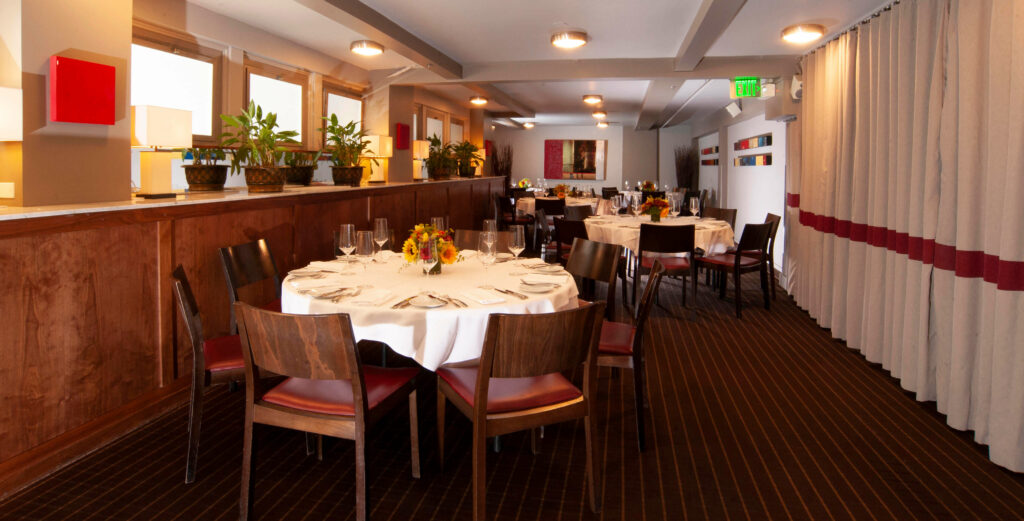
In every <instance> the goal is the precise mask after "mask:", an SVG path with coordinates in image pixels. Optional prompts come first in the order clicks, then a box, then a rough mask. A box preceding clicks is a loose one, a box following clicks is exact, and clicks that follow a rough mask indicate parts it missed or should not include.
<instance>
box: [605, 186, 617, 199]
mask: <svg viewBox="0 0 1024 521" xmlns="http://www.w3.org/2000/svg"><path fill="white" fill-rule="evenodd" d="M616 195H619V189H618V188H615V187H614V186H602V187H601V198H602V199H611V198H612V197H615V196H616Z"/></svg>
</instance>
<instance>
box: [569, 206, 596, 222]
mask: <svg viewBox="0 0 1024 521" xmlns="http://www.w3.org/2000/svg"><path fill="white" fill-rule="evenodd" d="M591 215H594V208H593V207H592V206H590V205H589V204H585V205H582V206H566V207H565V220H566V221H582V220H583V219H586V218H587V217H590V216H591Z"/></svg>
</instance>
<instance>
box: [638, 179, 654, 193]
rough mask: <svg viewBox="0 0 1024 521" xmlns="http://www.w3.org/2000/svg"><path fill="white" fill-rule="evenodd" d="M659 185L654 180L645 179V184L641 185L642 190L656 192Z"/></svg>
mask: <svg viewBox="0 0 1024 521" xmlns="http://www.w3.org/2000/svg"><path fill="white" fill-rule="evenodd" d="M657 189H658V187H657V186H656V185H655V184H654V181H644V184H642V185H640V191H641V192H654V191H656V190H657Z"/></svg>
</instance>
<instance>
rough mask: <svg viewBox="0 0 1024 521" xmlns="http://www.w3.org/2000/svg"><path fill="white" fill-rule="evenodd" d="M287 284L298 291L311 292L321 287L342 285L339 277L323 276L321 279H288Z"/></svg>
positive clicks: (337, 287) (339, 286)
mask: <svg viewBox="0 0 1024 521" xmlns="http://www.w3.org/2000/svg"><path fill="white" fill-rule="evenodd" d="M288 284H291V286H292V287H293V288H295V289H296V290H297V291H300V292H303V293H305V292H312V291H313V290H319V289H323V288H333V289H339V288H341V286H342V285H343V283H342V282H341V280H340V279H338V278H334V277H325V278H322V279H289V280H288Z"/></svg>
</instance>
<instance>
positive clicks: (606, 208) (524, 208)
mask: <svg viewBox="0 0 1024 521" xmlns="http://www.w3.org/2000/svg"><path fill="white" fill-rule="evenodd" d="M536 199H546V200H550V201H555V200H557V199H558V198H557V197H536V198H534V197H520V198H519V199H517V200H516V211H517V212H520V213H523V214H526V215H533V214H534V212H535V211H536V202H535V200H536ZM565 205H566V206H590V207H591V208H592V209H593V210H594V215H612V214H614V213H615V210H614V209H613V208H612V202H611V200H609V199H601V198H600V197H566V198H565Z"/></svg>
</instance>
